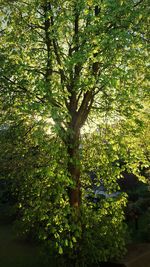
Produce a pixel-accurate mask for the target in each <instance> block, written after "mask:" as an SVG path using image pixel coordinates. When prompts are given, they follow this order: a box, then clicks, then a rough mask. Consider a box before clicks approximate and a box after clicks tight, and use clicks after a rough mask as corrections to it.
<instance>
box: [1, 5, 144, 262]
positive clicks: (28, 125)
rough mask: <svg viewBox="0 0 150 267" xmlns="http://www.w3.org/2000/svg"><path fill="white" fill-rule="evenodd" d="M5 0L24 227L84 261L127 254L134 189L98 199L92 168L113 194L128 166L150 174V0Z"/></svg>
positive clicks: (11, 152)
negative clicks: (128, 207) (149, 106)
mask: <svg viewBox="0 0 150 267" xmlns="http://www.w3.org/2000/svg"><path fill="white" fill-rule="evenodd" d="M0 8H1V18H2V19H1V22H0V23H1V31H0V35H1V41H0V53H1V54H0V70H1V88H0V90H1V102H0V105H1V114H2V118H1V128H0V134H1V136H2V142H1V149H0V155H1V162H2V173H3V177H6V176H7V177H10V179H11V180H12V181H13V183H12V184H13V188H14V189H13V190H12V191H13V194H14V195H15V196H16V200H17V203H18V209H19V210H20V211H19V213H18V216H19V218H20V220H22V225H23V228H22V230H23V231H24V232H25V233H27V232H28V233H30V234H31V233H32V234H33V235H34V236H35V237H36V238H37V237H38V238H40V239H42V240H45V243H47V244H48V245H49V246H50V247H51V250H52V249H54V250H56V251H58V253H59V254H60V255H62V254H63V255H64V256H65V257H64V258H66V259H68V258H69V259H76V264H79V260H80V266H82V265H81V264H83V266H84V265H86V262H87V261H88V264H91V263H92V262H99V261H102V260H103V261H106V260H109V259H111V258H117V257H120V256H121V255H122V253H123V251H124V247H125V226H124V214H123V207H124V206H125V204H126V196H125V194H122V193H120V194H119V195H118V196H117V197H114V198H113V197H107V198H103V199H100V200H99V202H98V203H94V202H92V201H89V198H88V194H89V191H90V190H92V189H91V188H92V183H93V181H92V179H91V177H90V175H89V173H90V172H94V173H95V174H96V175H95V180H96V181H94V186H98V185H100V183H103V185H104V187H105V190H106V192H107V193H108V194H111V193H114V192H116V191H118V190H119V187H118V183H117V179H118V178H120V176H121V173H122V171H123V170H124V168H126V169H128V171H130V172H133V173H135V174H136V175H137V176H139V177H140V178H141V179H144V178H142V177H141V175H140V173H139V167H140V168H144V167H145V168H146V167H147V166H148V162H149V156H148V151H147V144H148V133H147V132H146V127H145V125H146V121H147V118H148V115H147V114H148V111H147V110H146V111H143V106H144V105H146V104H145V103H147V98H148V90H147V84H148V81H147V80H148V68H147V67H148V57H147V54H148V52H147V48H148V29H147V25H148V12H149V6H148V1H147V0H143V1H131V0H129V1H119V0H118V1H110V0H105V1H96V0H91V1H86V0H80V1H78V0H71V1H68V0H65V1H61V0H58V1H48V0H33V1H28V0H26V1H22V0H18V1H15V0H14V1H11V3H10V2H9V1H3V0H1V2H0ZM144 112H145V113H144ZM93 121H94V123H93ZM84 126H85V128H84ZM89 129H90V130H89ZM95 129H98V131H97V132H96V130H95ZM81 130H83V132H82V131H81ZM144 132H145V133H144ZM142 135H144V136H146V139H145V142H146V146H145V143H144V142H143V138H142V137H141V136H142ZM6 140H7V141H6ZM141 141H142V142H141ZM4 150H5V152H4V153H3V151H4ZM120 161H122V162H123V164H122V165H121V164H120ZM64 264H65V263H64Z"/></svg>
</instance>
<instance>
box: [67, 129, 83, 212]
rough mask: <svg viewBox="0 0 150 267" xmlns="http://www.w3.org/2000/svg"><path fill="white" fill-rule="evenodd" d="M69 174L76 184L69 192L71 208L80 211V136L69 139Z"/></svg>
mask: <svg viewBox="0 0 150 267" xmlns="http://www.w3.org/2000/svg"><path fill="white" fill-rule="evenodd" d="M68 172H69V175H70V177H71V178H72V180H73V182H74V187H73V188H70V189H69V192H68V193H69V200H70V206H71V207H73V208H75V210H78V211H79V209H80V205H81V190H80V150H79V134H78V135H75V136H74V137H71V138H69V142H68Z"/></svg>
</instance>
